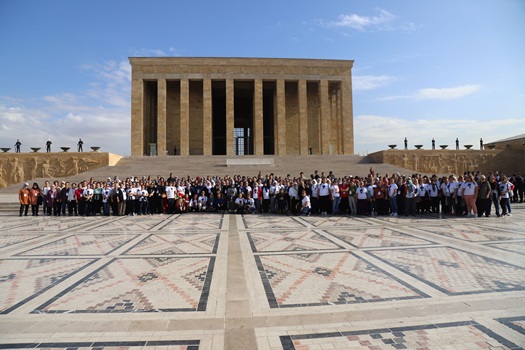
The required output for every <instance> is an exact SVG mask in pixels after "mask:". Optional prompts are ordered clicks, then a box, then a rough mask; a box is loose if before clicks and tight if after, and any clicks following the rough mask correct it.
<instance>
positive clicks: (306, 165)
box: [0, 155, 412, 199]
mask: <svg viewBox="0 0 525 350" xmlns="http://www.w3.org/2000/svg"><path fill="white" fill-rule="evenodd" d="M232 158H235V159H245V160H246V163H257V160H258V159H259V160H260V159H263V160H265V161H264V162H261V163H269V161H268V160H270V161H271V160H273V165H268V164H259V165H258V164H248V165H238V164H237V165H227V160H228V159H232ZM236 163H239V162H238V161H237V162H236ZM371 167H373V168H374V170H375V172H376V174H392V173H394V172H399V173H401V174H411V173H412V171H410V170H407V169H403V168H399V167H396V166H393V165H390V164H378V163H375V161H374V160H373V159H372V158H370V157H362V156H357V155H351V156H340V155H337V156H335V155H334V156H331V155H311V156H263V157H260V156H259V157H256V156H242V157H229V156H186V157H183V156H167V157H129V158H122V159H121V160H120V161H119V162H118V163H117V164H116V165H115V166H107V167H103V168H99V169H96V170H93V171H87V172H85V173H82V174H79V175H76V176H71V177H68V178H57V179H44V178H38V179H28V180H27V182H29V184H30V186H31V185H32V183H33V182H37V183H39V185H40V186H42V184H43V183H44V181H45V180H58V181H62V180H67V181H69V182H70V183H73V182H79V181H82V180H89V179H90V178H91V177H93V178H94V179H97V180H105V179H107V178H108V177H110V178H113V177H114V176H118V177H119V178H120V179H125V178H127V177H131V176H136V177H139V178H140V177H142V176H149V175H151V176H152V177H154V178H155V177H157V175H161V176H163V177H164V178H167V177H168V176H169V174H170V173H173V175H174V176H179V177H182V176H184V177H186V176H188V175H190V176H192V177H197V176H201V177H202V176H213V175H216V176H224V175H245V176H256V175H257V174H259V173H261V174H262V175H263V176H264V175H266V174H270V173H274V174H276V175H281V176H286V175H287V174H290V175H291V176H292V177H295V176H299V173H300V172H301V171H302V172H304V174H305V176H307V177H309V176H310V174H313V173H314V170H318V171H319V174H321V172H324V173H325V174H328V173H329V171H332V172H333V173H334V174H335V175H336V176H338V177H342V176H345V175H354V176H355V175H359V176H366V175H368V173H369V170H370V168H371ZM20 187H21V184H17V185H13V186H9V187H5V188H2V189H0V195H6V194H17V193H18V190H19V189H20ZM15 199H16V198H15Z"/></svg>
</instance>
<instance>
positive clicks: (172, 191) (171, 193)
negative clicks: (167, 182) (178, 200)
mask: <svg viewBox="0 0 525 350" xmlns="http://www.w3.org/2000/svg"><path fill="white" fill-rule="evenodd" d="M166 197H168V199H174V198H175V187H173V186H166Z"/></svg>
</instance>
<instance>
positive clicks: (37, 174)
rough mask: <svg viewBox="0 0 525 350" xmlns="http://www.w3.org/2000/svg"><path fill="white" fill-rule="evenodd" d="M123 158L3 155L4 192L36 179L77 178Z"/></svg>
mask: <svg viewBox="0 0 525 350" xmlns="http://www.w3.org/2000/svg"><path fill="white" fill-rule="evenodd" d="M120 158H121V156H119V155H116V154H113V153H102V152H101V153H98V152H83V153H77V152H71V153H70V152H52V153H2V154H0V188H3V187H7V186H10V185H14V184H17V183H21V182H24V181H27V182H29V181H31V180H32V179H36V178H41V177H44V178H50V179H52V178H62V177H67V176H75V175H78V174H80V173H83V172H85V171H88V170H94V169H98V168H102V167H105V166H113V165H115V164H116V163H117V162H118V161H119V160H120Z"/></svg>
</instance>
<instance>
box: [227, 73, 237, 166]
mask: <svg viewBox="0 0 525 350" xmlns="http://www.w3.org/2000/svg"><path fill="white" fill-rule="evenodd" d="M234 94H235V87H234V84H233V79H226V155H228V156H233V155H235V146H234V139H233V128H234V127H235V114H234V113H235V111H234V98H235V96H234Z"/></svg>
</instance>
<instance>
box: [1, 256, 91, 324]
mask: <svg viewBox="0 0 525 350" xmlns="http://www.w3.org/2000/svg"><path fill="white" fill-rule="evenodd" d="M5 260H9V259H5ZM12 260H40V259H33V258H30V259H12ZM63 260H66V259H63ZM98 260H99V259H93V260H92V261H90V262H88V263H87V264H85V265H84V266H82V267H81V268H79V269H78V270H76V271H73V272H71V273H70V274H68V275H65V276H63V277H62V278H59V279H56V280H54V281H53V283H51V284H50V285H49V286H47V287H45V288H43V289H41V290H39V291H38V292H36V293H34V294H33V295H31V296H29V297H27V298H25V299H24V300H22V301H19V302H18V303H16V304H15V305H13V306H11V307H9V308H7V309H5V310H4V311H2V312H0V315H5V314H8V313H10V312H11V311H13V310H15V309H17V308H19V307H20V306H22V305H24V304H26V303H27V302H28V301H30V300H33V299H34V298H36V297H38V296H39V295H40V294H42V293H44V292H46V291H48V290H49V289H51V288H53V287H54V286H56V285H57V284H59V283H60V282H62V281H64V280H66V279H68V278H69V277H71V276H73V275H75V274H77V273H78V272H80V271H82V270H84V269H85V268H86V267H88V266H90V265H92V264H94V263H95V262H97V261H98Z"/></svg>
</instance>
